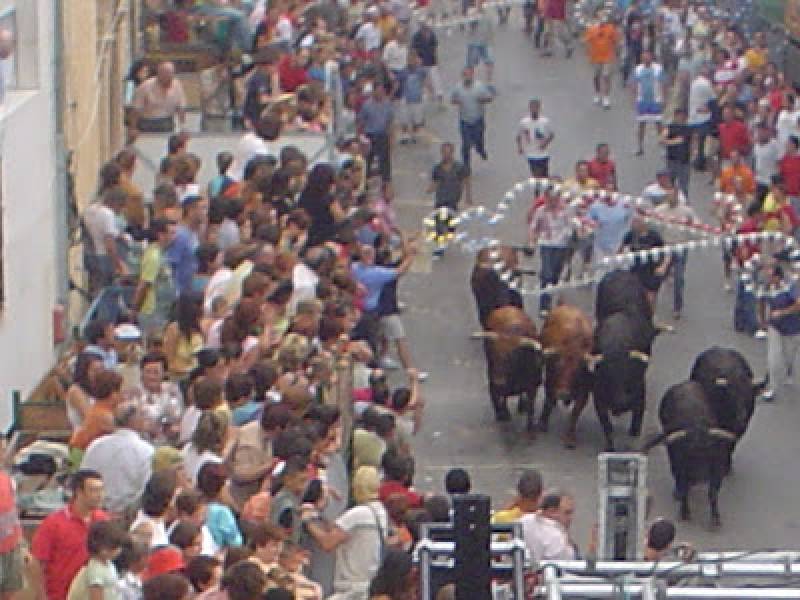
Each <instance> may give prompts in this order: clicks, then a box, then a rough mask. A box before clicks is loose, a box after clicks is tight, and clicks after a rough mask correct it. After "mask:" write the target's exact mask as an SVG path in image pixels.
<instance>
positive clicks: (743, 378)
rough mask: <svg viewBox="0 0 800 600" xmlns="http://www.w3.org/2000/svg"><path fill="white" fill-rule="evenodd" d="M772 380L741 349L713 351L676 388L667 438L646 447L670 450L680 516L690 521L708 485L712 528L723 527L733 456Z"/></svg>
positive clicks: (664, 415)
mask: <svg viewBox="0 0 800 600" xmlns="http://www.w3.org/2000/svg"><path fill="white" fill-rule="evenodd" d="M764 385H766V381H764V382H761V383H754V381H753V372H752V370H751V369H750V365H749V364H748V363H747V361H746V360H745V358H744V357H743V356H742V355H741V354H740V353H739V352H737V351H736V350H733V349H729V348H719V347H713V348H710V349H709V350H706V351H705V352H703V353H702V354H700V356H698V357H697V359H696V360H695V363H694V366H693V367H692V371H691V376H690V380H689V381H686V382H683V383H680V384H677V385H674V386H672V387H671V388H670V389H669V390H667V393H666V394H665V395H664V397H663V399H662V400H661V406H660V407H659V421H660V422H661V430H662V431H661V433H660V434H659V435H657V436H656V437H655V438H653V439H652V440H651V441H650V442H648V443H647V444H646V445H645V451H648V450H649V449H650V448H652V447H653V446H655V445H657V444H659V443H662V442H663V443H665V445H666V446H667V455H668V457H669V463H670V469H671V471H672V476H673V478H674V480H675V497H676V499H677V500H678V501H679V502H680V515H681V518H683V519H689V518H690V515H691V512H690V509H689V489H690V488H691V486H692V485H693V484H696V483H700V482H705V481H707V482H708V500H709V505H710V512H711V524H712V525H713V526H715V527H718V526H719V525H720V524H721V521H722V519H721V517H720V512H719V490H720V487H721V485H722V480H723V478H724V477H725V476H726V475H727V474H728V473H729V472H730V469H731V463H732V456H733V451H734V450H735V448H736V445H737V443H738V442H739V440H740V439H741V438H742V436H743V435H744V433H745V432H746V431H747V427H748V425H749V423H750V419H751V418H752V416H753V412H754V407H755V399H756V396H757V395H758V394H759V393H760V392H761V390H762V389H763V387H764Z"/></svg>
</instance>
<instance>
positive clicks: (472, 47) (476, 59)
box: [467, 42, 494, 67]
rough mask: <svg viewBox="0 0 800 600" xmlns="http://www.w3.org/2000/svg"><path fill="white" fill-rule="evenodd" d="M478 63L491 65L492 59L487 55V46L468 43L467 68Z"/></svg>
mask: <svg viewBox="0 0 800 600" xmlns="http://www.w3.org/2000/svg"><path fill="white" fill-rule="evenodd" d="M479 63H483V64H485V65H493V64H494V59H493V58H492V55H491V54H490V53H489V46H487V45H486V44H481V43H478V42H470V43H469V45H468V46H467V66H468V67H474V66H477V65H478V64H479Z"/></svg>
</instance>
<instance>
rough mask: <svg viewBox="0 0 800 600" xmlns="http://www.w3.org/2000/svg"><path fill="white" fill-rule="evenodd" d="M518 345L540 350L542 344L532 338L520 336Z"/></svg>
mask: <svg viewBox="0 0 800 600" xmlns="http://www.w3.org/2000/svg"><path fill="white" fill-rule="evenodd" d="M519 345H520V346H527V347H528V348H533V349H534V350H541V349H542V345H541V344H540V343H539V342H538V340H535V339H533V338H529V337H521V338H519Z"/></svg>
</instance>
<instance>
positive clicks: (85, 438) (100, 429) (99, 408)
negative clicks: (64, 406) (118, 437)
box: [69, 370, 122, 466]
mask: <svg viewBox="0 0 800 600" xmlns="http://www.w3.org/2000/svg"><path fill="white" fill-rule="evenodd" d="M121 388H122V376H121V375H119V374H118V373H115V372H114V371H109V370H103V371H100V372H99V373H98V374H97V375H96V376H95V380H94V393H95V403H94V404H93V405H92V407H91V408H90V409H89V411H88V412H87V413H86V418H85V419H84V421H83V423H81V425H80V427H78V428H77V429H76V430H75V433H73V434H72V438H71V439H70V441H69V446H70V451H71V454H72V453H73V452H75V455H74V456H73V459H75V458H78V454H79V455H80V457H81V458H82V457H83V452H84V451H85V450H86V448H87V447H88V446H89V444H91V443H92V442H93V441H94V440H96V439H97V438H99V437H100V436H101V435H105V434H107V433H111V432H112V431H114V409H115V408H116V406H117V404H119V402H120V400H121V399H122V395H121V393H120V390H121ZM73 464H75V465H76V466H77V465H78V464H80V462H79V461H78V462H73Z"/></svg>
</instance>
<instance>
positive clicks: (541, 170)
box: [528, 156, 550, 177]
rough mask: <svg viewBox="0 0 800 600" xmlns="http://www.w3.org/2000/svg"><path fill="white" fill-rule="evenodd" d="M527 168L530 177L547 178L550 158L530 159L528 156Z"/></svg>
mask: <svg viewBox="0 0 800 600" xmlns="http://www.w3.org/2000/svg"><path fill="white" fill-rule="evenodd" d="M528 168H529V169H530V172H531V176H532V177H549V176H550V158H549V157H547V156H545V157H543V158H532V157H530V156H529V157H528Z"/></svg>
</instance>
